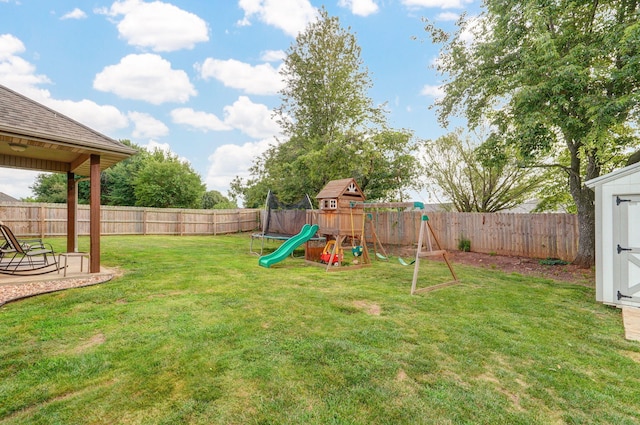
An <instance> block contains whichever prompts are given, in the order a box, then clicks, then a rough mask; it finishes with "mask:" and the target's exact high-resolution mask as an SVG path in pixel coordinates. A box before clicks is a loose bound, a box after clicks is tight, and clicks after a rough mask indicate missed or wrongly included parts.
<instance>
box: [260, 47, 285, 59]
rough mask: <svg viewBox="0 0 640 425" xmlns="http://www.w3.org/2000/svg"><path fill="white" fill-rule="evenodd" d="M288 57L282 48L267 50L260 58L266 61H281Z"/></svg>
mask: <svg viewBox="0 0 640 425" xmlns="http://www.w3.org/2000/svg"><path fill="white" fill-rule="evenodd" d="M286 57H287V54H286V53H285V52H284V51H282V50H266V51H264V52H262V54H261V55H260V59H262V60H263V61H265V62H280V61H282V60H284V59H285V58H286Z"/></svg>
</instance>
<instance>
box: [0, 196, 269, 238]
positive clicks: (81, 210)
mask: <svg viewBox="0 0 640 425" xmlns="http://www.w3.org/2000/svg"><path fill="white" fill-rule="evenodd" d="M100 216H101V233H102V234H103V235H217V234H223V233H237V232H248V231H251V230H254V229H257V228H259V227H260V210H259V209H233V210H195V209H193V210H192V209H179V208H166V209H164V208H138V207H112V206H102V207H101V212H100ZM0 220H1V221H2V222H4V224H6V225H8V226H9V227H11V228H12V230H13V232H14V233H15V234H16V235H20V236H21V237H29V236H30V237H41V238H44V237H47V236H63V235H66V234H67V205H66V204H42V203H32V202H20V203H3V204H0ZM78 234H79V235H88V234H89V206H88V205H78Z"/></svg>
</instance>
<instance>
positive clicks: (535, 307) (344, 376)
mask: <svg viewBox="0 0 640 425" xmlns="http://www.w3.org/2000/svg"><path fill="white" fill-rule="evenodd" d="M102 250H103V262H104V263H105V264H106V265H110V266H118V267H120V268H122V269H123V270H125V271H126V273H125V274H124V275H123V276H122V277H120V278H117V279H114V280H113V281H111V282H109V283H107V284H103V285H99V286H95V287H88V288H82V289H77V290H68V291H64V292H60V293H55V294H49V295H43V296H40V297H37V298H31V299H27V300H23V301H20V302H18V303H11V304H7V305H6V306H4V307H2V308H0V320H1V322H2V327H1V328H0V377H1V378H2V379H0V423H3V424H5V423H6V424H27V423H43V424H49V423H51V424H53V423H69V424H71V423H119V424H134V423H136V424H138V423H145V424H146V423H153V424H155V423H157V424H162V423H171V424H176V423H189V424H209V423H221V424H222V423H224V424H227V423H312V424H326V423H363V424H388V423H407V424H416V423H452V424H453V423H474V424H475V423H487V424H488V423H491V424H497V423H504V424H547V423H611V424H624V423H628V424H632V423H635V421H636V419H637V418H638V417H640V390H638V388H640V382H639V381H640V363H639V360H638V359H639V358H640V355H639V353H640V345H639V344H638V343H634V342H630V341H626V340H625V339H624V336H623V329H622V324H621V316H620V312H619V311H618V310H616V309H613V308H609V307H606V306H603V305H601V304H599V303H596V302H595V300H594V291H593V288H586V287H584V286H579V285H573V284H570V283H563V282H555V281H552V280H548V279H541V278H533V277H526V276H521V275H517V274H505V273H502V272H500V271H496V270H490V269H480V268H475V267H470V266H464V265H456V273H457V274H458V275H459V277H460V280H461V283H460V284H458V285H455V286H451V287H448V288H445V289H442V290H438V291H434V292H430V293H427V294H424V295H418V296H410V295H409V289H410V286H411V279H412V274H413V268H412V267H403V266H401V265H399V264H394V263H391V262H388V263H385V262H374V263H373V264H372V265H371V266H370V267H366V268H362V269H359V270H351V271H345V272H342V273H326V272H324V270H323V269H322V268H317V267H312V266H305V265H304V262H303V261H302V260H300V259H291V258H288V259H286V260H285V261H283V262H282V263H279V264H277V265H276V266H274V267H272V268H269V269H266V268H262V267H259V266H258V260H257V257H256V256H255V255H251V254H250V253H249V236H247V235H230V236H216V237H159V236H158V237H156V236H152V237H140V236H136V237H105V238H103V241H102ZM448 273H449V272H448V270H447V268H446V266H445V265H444V264H442V263H437V262H431V261H422V268H421V270H420V276H421V282H420V283H419V285H423V286H428V285H429V282H431V281H433V282H434V283H437V282H442V281H445V280H447V279H448V277H447V276H449V274H448Z"/></svg>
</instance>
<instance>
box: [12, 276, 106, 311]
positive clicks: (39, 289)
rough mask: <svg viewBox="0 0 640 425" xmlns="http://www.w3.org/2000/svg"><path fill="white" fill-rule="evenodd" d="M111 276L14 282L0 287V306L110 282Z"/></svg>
mask: <svg viewBox="0 0 640 425" xmlns="http://www.w3.org/2000/svg"><path fill="white" fill-rule="evenodd" d="M113 276H114V275H113V274H104V273H101V274H95V275H87V277H81V278H73V279H52V280H47V281H41V282H16V283H15V284H7V285H0V306H2V305H3V304H6V303H8V302H10V301H17V300H20V299H23V298H28V297H32V296H34V295H39V294H46V293H49V292H56V291H62V290H64V289H70V288H80V287H83V286H91V285H97V284H99V283H104V282H107V281H109V280H111V279H112V278H113Z"/></svg>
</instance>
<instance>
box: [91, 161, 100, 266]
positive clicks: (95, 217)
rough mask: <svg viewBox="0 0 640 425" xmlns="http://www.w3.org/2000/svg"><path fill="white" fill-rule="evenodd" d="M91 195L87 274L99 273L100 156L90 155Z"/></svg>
mask: <svg viewBox="0 0 640 425" xmlns="http://www.w3.org/2000/svg"><path fill="white" fill-rule="evenodd" d="M90 179H91V194H90V198H89V209H90V212H89V239H90V241H89V244H90V253H91V261H90V262H89V273H99V272H100V226H101V223H100V155H95V154H92V155H91V169H90Z"/></svg>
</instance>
